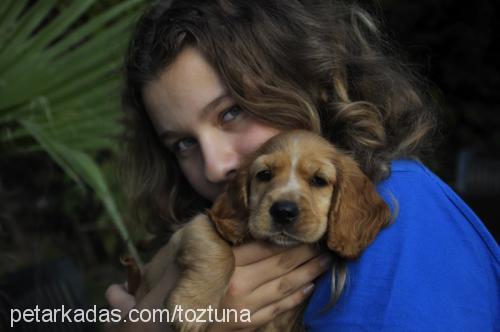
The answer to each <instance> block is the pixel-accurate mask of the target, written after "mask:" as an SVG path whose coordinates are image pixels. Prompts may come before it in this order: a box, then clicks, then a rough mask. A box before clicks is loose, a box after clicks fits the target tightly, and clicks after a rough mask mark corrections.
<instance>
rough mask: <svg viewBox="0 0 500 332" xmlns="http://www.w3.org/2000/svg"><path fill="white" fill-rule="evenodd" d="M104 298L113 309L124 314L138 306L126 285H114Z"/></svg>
mask: <svg viewBox="0 0 500 332" xmlns="http://www.w3.org/2000/svg"><path fill="white" fill-rule="evenodd" d="M104 296H105V297H106V300H107V301H108V303H109V305H110V306H111V308H113V309H119V310H120V311H121V312H122V313H127V312H129V311H130V309H132V308H133V307H134V306H135V304H136V302H135V297H134V296H133V295H131V294H129V292H128V291H127V289H126V287H125V285H124V284H112V285H111V286H109V287H108V288H107V289H106V292H105V293H104Z"/></svg>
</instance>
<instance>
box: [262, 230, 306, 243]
mask: <svg viewBox="0 0 500 332" xmlns="http://www.w3.org/2000/svg"><path fill="white" fill-rule="evenodd" d="M267 239H268V240H269V241H270V242H272V243H275V244H277V245H280V246H283V247H290V246H294V245H297V244H299V243H303V242H304V241H303V240H300V239H298V238H296V237H295V236H293V235H291V234H288V233H287V232H284V231H282V232H279V233H274V234H269V235H268V236H267Z"/></svg>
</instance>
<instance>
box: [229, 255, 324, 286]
mask: <svg viewBox="0 0 500 332" xmlns="http://www.w3.org/2000/svg"><path fill="white" fill-rule="evenodd" d="M317 255H318V254H317V250H316V249H315V248H313V247H311V246H308V245H301V246H297V247H294V248H291V249H288V250H286V251H283V252H281V253H279V254H277V255H274V256H271V257H269V258H266V259H263V260H261V261H259V262H256V263H253V264H250V265H246V266H242V267H239V269H238V272H237V273H238V274H239V275H240V277H239V278H238V279H235V280H232V281H231V282H230V285H229V291H231V289H232V288H236V289H239V290H241V291H243V292H246V291H251V290H254V289H256V288H258V287H260V286H261V285H263V284H265V283H267V282H269V281H271V280H274V279H276V278H279V277H281V276H283V275H285V274H286V273H288V272H290V271H292V270H294V269H296V268H297V267H298V266H300V265H302V264H304V263H305V262H307V261H308V260H310V259H312V258H313V257H315V256H317ZM238 280H239V281H241V282H242V284H241V285H238V284H234V283H238Z"/></svg>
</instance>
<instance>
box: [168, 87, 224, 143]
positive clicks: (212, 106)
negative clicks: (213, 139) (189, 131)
mask: <svg viewBox="0 0 500 332" xmlns="http://www.w3.org/2000/svg"><path fill="white" fill-rule="evenodd" d="M227 98H230V96H229V95H228V94H227V92H225V91H224V92H222V94H221V95H220V96H218V97H216V98H215V99H214V100H212V101H211V102H210V103H208V104H207V105H206V106H205V107H203V109H202V110H201V111H200V114H199V116H198V118H199V119H200V120H202V119H205V118H206V117H207V116H208V114H209V113H210V112H211V111H213V110H214V109H216V108H217V107H218V106H219V104H221V103H222V102H223V101H225V100H226V99H227ZM175 136H181V134H180V133H178V132H176V131H175V130H163V131H162V132H161V133H160V135H159V138H160V140H161V141H165V140H167V139H169V138H172V137H175Z"/></svg>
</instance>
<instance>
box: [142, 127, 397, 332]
mask: <svg viewBox="0 0 500 332" xmlns="http://www.w3.org/2000/svg"><path fill="white" fill-rule="evenodd" d="M389 220H390V210H389V208H388V207H387V205H386V204H385V202H384V201H383V200H382V198H381V197H380V196H379V195H378V194H377V192H376V190H375V186H374V184H373V183H372V182H371V181H370V180H369V179H368V178H367V177H366V176H365V175H364V174H363V172H361V170H360V169H359V167H358V165H357V164H356V162H355V161H354V160H353V159H352V158H351V157H349V156H348V155H347V154H345V153H343V152H341V151H339V150H338V149H336V148H335V147H334V146H333V145H332V144H330V143H329V142H328V141H326V140H325V139H323V138H321V137H319V136H317V135H315V134H313V133H310V132H307V131H301V130H294V131H289V132H285V133H282V134H279V135H277V136H275V137H273V138H272V139H270V140H269V141H268V142H267V143H266V144H264V145H263V146H262V147H261V148H260V149H259V150H258V151H257V152H256V153H255V154H253V155H252V156H250V157H249V158H247V159H246V160H245V161H244V162H243V164H242V165H241V167H240V170H239V171H238V174H237V176H236V178H235V179H234V180H233V181H231V182H230V183H229V185H228V188H227V190H226V191H225V192H224V193H223V194H222V195H221V196H220V197H219V198H218V199H217V200H216V201H215V202H214V205H213V207H212V208H211V209H210V210H209V211H208V212H207V213H206V214H203V215H198V216H197V217H195V218H194V219H193V220H192V221H191V222H189V223H188V224H187V225H186V226H184V227H183V228H182V229H181V230H179V231H178V232H176V233H175V234H174V235H173V236H172V238H171V240H170V241H169V243H168V244H167V245H166V246H164V247H163V248H162V249H161V250H160V251H159V253H158V254H157V255H156V256H155V257H154V258H153V260H152V262H151V264H150V266H149V268H148V271H147V273H146V274H145V276H144V278H143V281H142V283H141V286H140V287H139V289H138V292H137V294H136V297H137V298H138V299H140V298H141V297H142V296H144V295H145V294H146V293H147V292H148V290H149V289H151V288H152V287H154V285H155V284H156V283H157V282H158V281H159V279H160V277H161V276H162V275H163V272H164V270H165V268H166V267H167V266H168V265H169V264H170V263H172V262H175V263H177V264H178V266H179V268H180V271H181V275H180V278H179V280H178V283H177V284H176V287H175V289H174V290H173V291H172V292H171V294H170V296H169V298H168V299H167V300H166V308H167V309H169V311H170V312H173V311H174V310H175V306H176V305H178V306H182V308H184V309H188V308H190V309H195V310H196V309H198V308H209V306H211V308H218V305H219V302H220V301H221V299H222V297H223V295H224V294H225V292H226V290H227V286H228V282H229V279H230V277H231V275H232V273H233V269H234V257H233V253H232V249H231V245H235V244H240V243H243V242H246V241H248V240H250V239H259V240H265V241H269V242H272V243H275V244H278V245H282V246H293V245H296V244H299V243H310V244H317V243H323V244H324V245H325V246H326V247H327V248H328V249H329V250H331V251H332V252H333V253H332V254H336V255H339V256H341V257H343V258H347V259H354V258H356V257H358V256H359V255H360V254H361V252H362V251H363V249H364V248H366V247H367V246H368V245H369V244H370V243H371V242H372V241H373V239H374V238H375V236H376V235H377V233H378V232H379V231H380V230H381V228H382V227H384V226H385V225H387V223H388V221H389ZM301 312H302V308H297V309H296V310H291V311H288V312H285V313H283V314H281V315H279V316H278V317H276V318H275V319H274V320H273V321H272V322H270V323H269V324H267V325H266V326H264V327H262V328H261V331H291V330H292V329H293V328H294V326H295V328H296V327H297V326H300V324H296V321H297V320H301V317H300V314H301ZM205 318H206V316H205ZM292 322H293V323H292ZM173 326H174V327H175V329H177V330H181V331H205V330H207V329H208V327H209V324H208V323H188V322H184V323H180V322H175V323H174V324H173Z"/></svg>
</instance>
